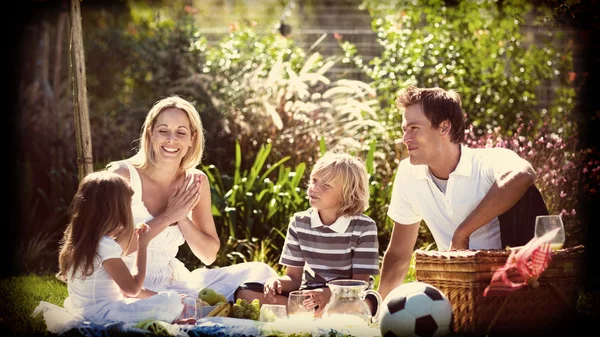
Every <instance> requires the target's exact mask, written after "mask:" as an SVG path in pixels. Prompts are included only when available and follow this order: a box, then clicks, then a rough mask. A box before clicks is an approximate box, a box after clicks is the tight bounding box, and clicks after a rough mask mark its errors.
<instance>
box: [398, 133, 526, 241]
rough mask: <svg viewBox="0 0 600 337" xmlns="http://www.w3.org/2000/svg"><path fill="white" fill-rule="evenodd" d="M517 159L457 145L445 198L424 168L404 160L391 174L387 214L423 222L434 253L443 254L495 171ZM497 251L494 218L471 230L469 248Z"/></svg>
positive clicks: (407, 222)
mask: <svg viewBox="0 0 600 337" xmlns="http://www.w3.org/2000/svg"><path fill="white" fill-rule="evenodd" d="M520 161H524V159H522V158H521V157H519V156H518V155H517V154H516V153H515V152H513V151H511V150H509V149H505V148H486V149H471V148H468V147H466V146H464V145H461V156H460V160H459V162H458V165H457V166H456V169H455V170H454V171H453V172H452V173H450V176H449V178H448V183H447V186H446V193H445V194H444V193H442V191H440V189H439V188H438V187H437V186H436V184H435V182H434V181H433V179H432V176H431V172H430V171H429V167H428V166H427V165H412V164H411V163H410V160H409V158H406V159H404V160H402V161H401V162H400V165H399V166H398V170H397V172H396V177H395V179H394V185H393V190H392V199H391V200H390V206H389V208H388V216H389V217H390V218H391V219H392V220H394V221H395V222H397V223H399V224H403V225H410V224H414V223H416V222H420V221H421V220H424V221H425V223H426V224H427V227H429V231H430V232H431V234H432V235H433V238H434V239H435V242H436V244H437V247H438V250H446V249H448V248H449V247H450V243H451V242H452V236H453V235H454V231H455V229H456V228H457V227H458V225H460V224H461V223H462V221H463V220H464V219H465V218H466V217H467V216H468V215H469V214H470V213H471V212H472V211H473V210H474V209H475V207H477V205H478V204H479V202H480V201H481V199H483V197H484V196H485V195H486V194H487V192H488V191H489V189H490V188H491V187H492V185H493V184H494V182H495V181H496V178H495V177H496V175H497V173H496V174H495V172H494V170H495V169H496V170H497V169H498V168H500V167H506V166H507V165H511V163H517V165H520ZM511 166H512V165H511ZM501 248H502V243H501V241H500V226H499V222H498V218H494V219H493V220H492V221H490V222H489V223H487V224H485V225H484V226H483V227H481V228H479V229H478V230H476V231H475V232H473V234H471V237H470V239H469V249H501Z"/></svg>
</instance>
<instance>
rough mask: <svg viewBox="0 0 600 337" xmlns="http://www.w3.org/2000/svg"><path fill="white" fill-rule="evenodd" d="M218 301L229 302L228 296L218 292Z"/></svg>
mask: <svg viewBox="0 0 600 337" xmlns="http://www.w3.org/2000/svg"><path fill="white" fill-rule="evenodd" d="M218 302H223V303H225V302H227V298H226V297H225V295H223V294H221V293H217V303H218Z"/></svg>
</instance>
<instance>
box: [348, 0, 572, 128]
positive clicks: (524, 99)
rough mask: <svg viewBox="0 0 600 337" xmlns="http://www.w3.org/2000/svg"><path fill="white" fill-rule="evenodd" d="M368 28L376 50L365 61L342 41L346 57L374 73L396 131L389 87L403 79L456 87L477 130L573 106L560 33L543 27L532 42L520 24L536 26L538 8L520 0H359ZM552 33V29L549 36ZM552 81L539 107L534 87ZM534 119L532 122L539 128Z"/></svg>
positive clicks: (568, 125) (388, 119) (385, 117)
mask: <svg viewBox="0 0 600 337" xmlns="http://www.w3.org/2000/svg"><path fill="white" fill-rule="evenodd" d="M363 6H364V7H366V8H367V9H368V10H369V11H370V13H371V15H372V17H373V22H372V26H373V30H375V31H376V32H377V34H378V37H379V43H380V44H381V46H382V47H383V50H384V51H383V53H382V55H381V57H376V58H375V59H373V60H372V61H370V62H369V63H368V64H364V63H362V61H361V60H360V57H358V56H357V55H355V54H356V53H355V49H352V48H350V47H352V45H351V44H349V43H344V44H343V45H342V46H343V47H344V48H345V50H346V52H347V60H346V61H347V62H350V61H352V60H354V62H355V63H358V65H359V66H360V67H361V68H362V69H364V70H365V72H366V73H367V74H368V75H369V76H370V77H371V78H372V79H373V84H372V85H373V87H374V88H375V90H376V91H377V93H378V95H379V100H380V102H381V107H382V110H383V111H382V114H381V117H383V120H384V121H386V122H387V123H388V125H389V126H390V129H391V131H392V132H393V134H394V135H396V137H393V138H397V136H399V135H400V129H399V125H400V122H401V116H400V114H398V110H397V108H396V107H395V105H394V100H395V98H396V97H395V94H396V92H397V91H398V90H399V89H401V88H404V87H406V86H408V85H411V84H412V85H417V86H422V87H434V86H439V87H442V88H445V89H455V90H457V91H458V92H459V93H460V95H461V98H462V103H463V108H464V110H465V112H466V113H467V118H468V123H467V124H473V126H474V131H475V133H476V134H478V135H481V134H484V133H486V132H488V131H489V130H492V129H493V128H495V127H497V126H501V127H502V129H503V130H504V132H506V133H508V135H511V134H512V132H514V131H515V130H516V128H517V127H518V124H517V121H518V120H519V119H521V118H522V119H526V120H536V121H541V120H542V118H544V119H545V120H548V119H554V120H553V123H554V122H559V123H565V124H564V125H563V126H562V127H563V128H564V129H569V130H570V128H571V127H572V126H573V125H572V121H563V120H562V119H561V118H560V117H561V116H563V115H564V114H565V113H567V112H569V111H571V110H572V108H573V104H574V97H575V91H574V90H573V89H572V88H570V86H569V83H568V76H567V75H568V74H567V72H568V70H569V69H572V58H571V54H570V52H569V51H568V50H564V51H563V50H558V49H557V48H556V45H554V44H552V42H553V41H555V40H556V39H557V38H558V39H560V38H561V36H560V34H561V33H552V32H549V33H547V35H546V36H545V37H542V38H540V37H538V38H539V39H540V40H538V41H534V40H533V39H532V38H531V37H528V36H527V35H525V34H524V31H523V28H524V27H525V26H526V25H532V26H536V25H537V26H539V24H538V21H536V20H540V19H542V18H544V17H545V15H547V14H548V13H547V12H543V9H544V7H541V6H540V7H537V8H535V10H534V8H532V6H531V5H529V4H527V3H526V2H523V1H477V2H474V1H443V0H421V1H407V0H387V1H385V0H384V1H370V0H365V1H364V3H363ZM556 34H558V36H557V35H556ZM543 85H553V87H554V88H557V90H556V92H555V93H554V97H550V98H551V100H552V102H551V105H550V106H541V105H540V104H541V103H542V102H540V101H538V96H539V94H540V92H539V90H538V89H539V88H540V87H542V86H543ZM540 126H541V125H534V127H536V128H538V127H540Z"/></svg>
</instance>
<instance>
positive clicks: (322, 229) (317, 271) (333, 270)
mask: <svg viewBox="0 0 600 337" xmlns="http://www.w3.org/2000/svg"><path fill="white" fill-rule="evenodd" d="M279 263H280V264H282V265H284V266H292V267H304V276H303V278H302V286H303V287H306V286H308V287H312V286H321V285H325V284H326V283H327V282H329V281H331V280H334V279H350V278H352V275H353V274H354V275H356V274H369V275H378V274H379V242H378V240H377V226H376V225H375V221H373V220H372V219H371V218H369V217H368V216H366V215H364V214H363V215H359V216H350V217H347V216H342V217H340V218H338V219H337V220H336V222H334V223H333V224H331V225H330V226H325V225H323V223H322V222H321V219H320V217H319V212H318V211H317V210H315V209H313V208H310V209H308V210H307V211H304V212H298V213H296V214H294V216H293V218H292V219H291V221H290V224H289V227H288V231H287V235H286V238H285V244H284V246H283V251H282V253H281V258H280V259H279Z"/></svg>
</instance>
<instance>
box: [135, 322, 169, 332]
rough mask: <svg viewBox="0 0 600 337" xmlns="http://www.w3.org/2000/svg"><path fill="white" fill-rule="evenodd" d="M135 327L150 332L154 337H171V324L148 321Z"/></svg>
mask: <svg viewBox="0 0 600 337" xmlns="http://www.w3.org/2000/svg"><path fill="white" fill-rule="evenodd" d="M134 327H136V328H138V329H142V330H148V331H150V332H151V333H152V336H170V335H171V334H170V332H169V323H166V322H163V321H157V320H154V319H147V320H145V321H141V322H139V323H137V324H135V325H134Z"/></svg>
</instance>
